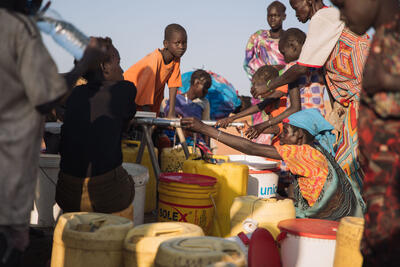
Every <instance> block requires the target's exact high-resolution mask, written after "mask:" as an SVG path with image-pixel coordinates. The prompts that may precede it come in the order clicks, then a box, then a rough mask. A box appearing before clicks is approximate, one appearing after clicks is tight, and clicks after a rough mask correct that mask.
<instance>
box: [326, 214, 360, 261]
mask: <svg viewBox="0 0 400 267" xmlns="http://www.w3.org/2000/svg"><path fill="white" fill-rule="evenodd" d="M363 232H364V219H363V218H358V217H344V218H342V219H341V220H340V223H339V227H338V230H337V233H336V248H335V261H334V263H333V267H347V266H351V267H361V266H362V263H363V257H362V255H361V252H360V242H361V239H362V236H363Z"/></svg>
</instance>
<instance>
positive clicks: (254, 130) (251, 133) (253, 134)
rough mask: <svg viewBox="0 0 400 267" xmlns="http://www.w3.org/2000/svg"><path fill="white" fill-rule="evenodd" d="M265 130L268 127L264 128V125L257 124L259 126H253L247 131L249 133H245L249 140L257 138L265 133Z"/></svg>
mask: <svg viewBox="0 0 400 267" xmlns="http://www.w3.org/2000/svg"><path fill="white" fill-rule="evenodd" d="M265 128H266V127H265V126H263V125H262V124H257V125H254V126H251V127H250V128H249V129H247V131H246V132H245V135H246V136H247V138H249V139H254V138H257V137H258V136H259V135H260V134H262V133H263V131H264V129H265Z"/></svg>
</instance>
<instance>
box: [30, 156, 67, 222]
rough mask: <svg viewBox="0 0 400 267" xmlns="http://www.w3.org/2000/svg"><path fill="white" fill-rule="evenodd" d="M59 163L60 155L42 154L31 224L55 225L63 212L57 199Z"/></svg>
mask: <svg viewBox="0 0 400 267" xmlns="http://www.w3.org/2000/svg"><path fill="white" fill-rule="evenodd" d="M59 165H60V156H59V155H56V154H41V155H40V159H39V171H38V179H37V182H36V189H35V205H34V209H33V210H32V212H31V221H30V223H31V225H34V226H39V227H53V226H54V224H55V221H56V219H57V217H58V215H59V214H60V212H61V209H60V207H59V206H58V205H57V204H56V201H55V195H56V185H57V180H58V172H59V169H60V168H59Z"/></svg>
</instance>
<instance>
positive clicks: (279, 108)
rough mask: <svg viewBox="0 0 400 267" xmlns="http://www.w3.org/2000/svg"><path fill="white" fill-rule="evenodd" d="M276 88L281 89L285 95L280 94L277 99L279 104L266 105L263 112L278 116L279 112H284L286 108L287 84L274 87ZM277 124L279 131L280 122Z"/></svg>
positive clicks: (280, 127)
mask: <svg viewBox="0 0 400 267" xmlns="http://www.w3.org/2000/svg"><path fill="white" fill-rule="evenodd" d="M276 90H277V91H281V92H282V93H284V94H285V95H284V96H282V97H281V98H280V99H279V104H277V105H276V106H275V105H268V106H267V107H266V108H265V109H264V111H265V113H267V114H271V116H272V117H276V116H278V115H279V114H281V113H282V112H284V111H285V110H286V108H287V107H286V106H287V101H288V96H287V94H288V86H287V85H283V86H280V87H278V88H276ZM278 126H279V129H280V131H281V132H282V128H283V126H282V123H279V124H278Z"/></svg>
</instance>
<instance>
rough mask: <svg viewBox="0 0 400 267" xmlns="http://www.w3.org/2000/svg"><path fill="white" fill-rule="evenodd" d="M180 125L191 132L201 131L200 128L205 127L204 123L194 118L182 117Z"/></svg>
mask: <svg viewBox="0 0 400 267" xmlns="http://www.w3.org/2000/svg"><path fill="white" fill-rule="evenodd" d="M181 127H182V128H185V129H188V130H191V131H192V132H200V133H201V132H202V130H203V129H204V128H205V127H206V125H205V124H204V123H202V122H201V121H199V120H198V119H196V118H193V117H191V118H183V119H181Z"/></svg>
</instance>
